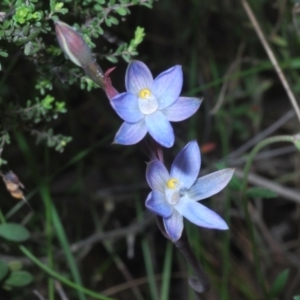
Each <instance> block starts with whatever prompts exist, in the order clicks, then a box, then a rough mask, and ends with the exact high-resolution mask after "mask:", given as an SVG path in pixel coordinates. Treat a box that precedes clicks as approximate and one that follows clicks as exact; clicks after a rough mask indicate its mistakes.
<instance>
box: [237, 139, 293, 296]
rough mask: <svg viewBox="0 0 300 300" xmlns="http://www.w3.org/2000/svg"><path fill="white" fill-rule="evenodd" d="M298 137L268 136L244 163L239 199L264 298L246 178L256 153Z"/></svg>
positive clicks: (264, 288)
mask: <svg viewBox="0 0 300 300" xmlns="http://www.w3.org/2000/svg"><path fill="white" fill-rule="evenodd" d="M298 139H299V136H287V135H282V136H274V137H270V138H267V139H265V140H263V141H261V142H260V143H258V144H257V145H256V147H254V149H253V150H252V151H251V153H250V155H249V158H248V161H247V163H246V166H245V168H244V177H243V182H242V187H241V200H242V206H243V210H244V214H245V218H246V222H247V227H248V231H249V233H250V241H251V244H252V252H253V257H254V264H255V269H256V274H257V277H258V280H259V282H260V285H261V287H262V289H263V292H264V295H265V298H266V299H268V292H267V289H266V286H265V283H264V276H263V273H262V270H261V268H260V265H261V264H260V262H259V258H258V253H257V247H256V242H255V234H254V228H253V225H252V222H251V217H250V213H249V210H248V207H247V199H246V196H245V193H246V189H247V178H248V175H249V172H250V167H251V165H252V162H253V159H254V158H255V156H256V154H257V153H258V152H259V151H260V150H261V149H262V148H264V147H265V146H267V145H270V144H273V143H278V142H291V143H295V142H296V141H297V140H298Z"/></svg>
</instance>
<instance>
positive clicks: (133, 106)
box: [110, 93, 144, 123]
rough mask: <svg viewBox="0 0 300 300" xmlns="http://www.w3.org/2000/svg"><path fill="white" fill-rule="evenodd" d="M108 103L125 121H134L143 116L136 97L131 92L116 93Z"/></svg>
mask: <svg viewBox="0 0 300 300" xmlns="http://www.w3.org/2000/svg"><path fill="white" fill-rule="evenodd" d="M110 103H111V105H112V107H113V108H114V110H115V111H116V113H117V114H118V115H119V116H120V117H121V118H122V119H123V120H124V121H125V122H128V123H136V122H138V121H140V120H141V119H142V118H143V117H144V114H142V112H141V110H140V108H139V103H138V98H137V96H136V95H134V94H132V93H122V94H118V95H117V96H115V97H113V98H112V100H111V101H110Z"/></svg>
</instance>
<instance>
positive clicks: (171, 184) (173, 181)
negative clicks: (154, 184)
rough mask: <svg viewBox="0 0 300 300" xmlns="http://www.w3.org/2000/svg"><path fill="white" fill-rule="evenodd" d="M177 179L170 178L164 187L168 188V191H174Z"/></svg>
mask: <svg viewBox="0 0 300 300" xmlns="http://www.w3.org/2000/svg"><path fill="white" fill-rule="evenodd" d="M178 183H179V181H178V179H176V178H171V179H169V180H168V181H167V183H166V186H167V187H168V188H169V189H175V188H176V187H177V186H178Z"/></svg>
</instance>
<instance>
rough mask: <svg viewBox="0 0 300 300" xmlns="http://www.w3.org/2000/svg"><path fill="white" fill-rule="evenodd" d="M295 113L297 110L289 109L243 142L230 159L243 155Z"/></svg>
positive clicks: (231, 154)
mask: <svg viewBox="0 0 300 300" xmlns="http://www.w3.org/2000/svg"><path fill="white" fill-rule="evenodd" d="M294 115H295V112H294V111H293V110H290V111H288V112H287V113H285V114H284V115H283V116H282V117H281V118H280V119H278V120H277V121H276V122H274V123H273V124H272V125H271V126H269V127H268V128H266V129H264V130H263V131H261V132H260V133H258V134H257V135H255V136H254V137H253V138H251V139H250V140H248V141H247V142H246V143H245V144H243V145H242V146H241V147H239V148H238V149H236V150H235V151H233V152H231V153H230V155H229V158H230V159H235V158H237V157H239V156H241V155H242V154H243V153H245V152H246V151H247V150H248V149H250V148H251V147H253V146H255V145H256V144H257V143H258V142H260V141H262V140H263V139H264V138H266V137H268V136H269V135H271V134H272V133H273V132H275V131H276V130H277V129H279V128H280V127H281V126H283V125H284V124H285V123H286V122H288V121H289V120H290V119H292V118H293V117H294Z"/></svg>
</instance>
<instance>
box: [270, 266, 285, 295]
mask: <svg viewBox="0 0 300 300" xmlns="http://www.w3.org/2000/svg"><path fill="white" fill-rule="evenodd" d="M288 277H289V270H284V271H282V272H281V273H280V274H279V275H278V276H277V277H276V279H275V281H274V283H273V285H272V287H271V290H270V292H269V295H270V299H275V298H278V297H279V295H280V293H281V292H282V290H283V288H284V286H285V285H286V283H287V280H288Z"/></svg>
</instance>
